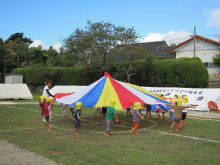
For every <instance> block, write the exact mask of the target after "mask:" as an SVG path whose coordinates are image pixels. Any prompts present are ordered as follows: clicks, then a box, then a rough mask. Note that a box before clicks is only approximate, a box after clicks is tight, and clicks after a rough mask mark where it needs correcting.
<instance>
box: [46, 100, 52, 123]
mask: <svg viewBox="0 0 220 165" xmlns="http://www.w3.org/2000/svg"><path fill="white" fill-rule="evenodd" d="M47 103H48V111H49V123H51V116H52V110H53V104H52V103H53V99H52V98H51V97H48V98H47Z"/></svg>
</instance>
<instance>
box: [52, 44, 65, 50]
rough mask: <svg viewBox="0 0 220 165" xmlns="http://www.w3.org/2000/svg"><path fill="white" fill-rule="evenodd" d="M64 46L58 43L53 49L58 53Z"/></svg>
mask: <svg viewBox="0 0 220 165" xmlns="http://www.w3.org/2000/svg"><path fill="white" fill-rule="evenodd" d="M62 46H63V45H62V44H61V43H60V42H57V43H56V44H54V45H53V48H54V49H55V50H56V51H57V52H60V48H61V47H62Z"/></svg>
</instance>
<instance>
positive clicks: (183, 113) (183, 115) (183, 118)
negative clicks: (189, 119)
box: [181, 112, 187, 120]
mask: <svg viewBox="0 0 220 165" xmlns="http://www.w3.org/2000/svg"><path fill="white" fill-rule="evenodd" d="M186 114H187V112H182V119H181V120H185V119H186Z"/></svg>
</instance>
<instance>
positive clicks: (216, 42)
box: [168, 35, 220, 52]
mask: <svg viewBox="0 0 220 165" xmlns="http://www.w3.org/2000/svg"><path fill="white" fill-rule="evenodd" d="M195 38H199V39H201V40H203V41H206V42H209V43H212V44H215V45H219V46H220V42H218V41H214V40H211V39H208V38H205V37H202V36H199V35H195ZM193 39H194V37H192V38H190V39H188V40H186V41H184V42H182V43H180V44H179V45H176V46H174V47H172V48H171V49H169V50H168V52H171V51H173V50H174V49H176V48H178V47H180V46H182V45H185V44H186V43H188V42H190V41H192V40H193Z"/></svg>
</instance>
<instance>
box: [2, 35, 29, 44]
mask: <svg viewBox="0 0 220 165" xmlns="http://www.w3.org/2000/svg"><path fill="white" fill-rule="evenodd" d="M17 39H20V40H22V41H23V42H24V43H25V44H27V45H30V44H32V43H33V41H32V40H31V39H30V38H27V37H24V33H19V32H17V33H14V34H12V35H10V37H9V38H8V39H7V40H6V41H5V43H6V44H7V43H8V42H10V41H16V40H17Z"/></svg>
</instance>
